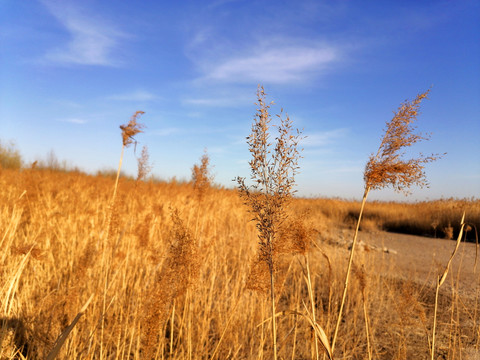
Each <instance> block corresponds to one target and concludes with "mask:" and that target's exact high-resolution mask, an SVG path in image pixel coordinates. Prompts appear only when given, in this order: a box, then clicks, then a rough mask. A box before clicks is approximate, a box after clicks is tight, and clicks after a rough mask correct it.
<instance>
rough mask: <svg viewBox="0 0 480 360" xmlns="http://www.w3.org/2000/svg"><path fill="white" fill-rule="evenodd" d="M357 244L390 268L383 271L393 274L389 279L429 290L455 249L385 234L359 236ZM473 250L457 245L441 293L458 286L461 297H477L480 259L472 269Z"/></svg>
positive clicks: (445, 244)
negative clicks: (428, 287) (400, 278)
mask: <svg viewBox="0 0 480 360" xmlns="http://www.w3.org/2000/svg"><path fill="white" fill-rule="evenodd" d="M359 240H360V241H361V242H362V243H363V244H364V245H363V246H364V248H366V249H367V250H369V249H370V251H369V254H371V255H369V256H374V257H375V258H376V260H377V261H382V262H383V263H385V262H387V263H389V264H391V265H392V266H383V267H382V268H383V269H385V271H390V272H392V274H390V275H392V276H396V277H402V278H404V279H408V280H413V281H415V282H417V283H420V284H422V285H426V286H432V287H435V286H436V283H437V279H438V276H439V275H441V274H443V271H444V270H445V267H446V265H447V263H448V260H449V259H450V256H451V255H452V252H453V251H454V249H455V246H456V242H455V241H452V240H443V239H433V238H425V237H420V236H412V235H403V234H392V233H386V232H376V233H362V234H360V235H359ZM476 248H477V247H476V244H474V243H464V242H462V243H461V244H460V246H459V249H458V251H457V253H456V255H455V257H454V258H453V260H452V263H451V267H450V270H449V273H448V277H447V279H446V281H445V283H444V285H442V290H444V291H448V290H451V288H452V286H454V287H456V285H458V292H459V294H460V295H463V296H465V297H468V298H470V300H473V299H475V298H477V296H479V291H480V264H479V262H480V258H478V259H477V265H475V261H476V260H475V259H476ZM479 256H480V254H479Z"/></svg>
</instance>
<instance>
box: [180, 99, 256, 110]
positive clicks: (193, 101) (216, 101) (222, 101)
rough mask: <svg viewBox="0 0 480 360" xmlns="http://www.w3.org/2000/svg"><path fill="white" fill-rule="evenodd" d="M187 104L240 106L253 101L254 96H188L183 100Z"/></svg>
mask: <svg viewBox="0 0 480 360" xmlns="http://www.w3.org/2000/svg"><path fill="white" fill-rule="evenodd" d="M183 103H184V104H186V105H195V106H206V107H208V106H214V107H239V106H244V105H245V104H248V103H253V101H252V97H251V96H250V97H247V96H230V97H213V96H212V97H201V98H187V99H184V100H183Z"/></svg>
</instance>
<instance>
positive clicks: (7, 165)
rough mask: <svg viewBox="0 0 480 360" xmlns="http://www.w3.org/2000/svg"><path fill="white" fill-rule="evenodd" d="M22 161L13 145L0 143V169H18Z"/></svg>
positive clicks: (11, 143)
mask: <svg viewBox="0 0 480 360" xmlns="http://www.w3.org/2000/svg"><path fill="white" fill-rule="evenodd" d="M22 164H23V161H22V156H21V155H20V151H18V149H17V147H16V146H15V143H13V142H10V143H8V144H4V143H2V142H1V141H0V169H20V168H21V167H22Z"/></svg>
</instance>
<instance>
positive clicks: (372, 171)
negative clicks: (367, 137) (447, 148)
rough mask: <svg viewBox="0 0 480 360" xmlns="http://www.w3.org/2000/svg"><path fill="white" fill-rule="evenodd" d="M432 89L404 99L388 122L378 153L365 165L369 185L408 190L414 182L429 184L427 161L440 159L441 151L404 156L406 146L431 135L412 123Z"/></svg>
mask: <svg viewBox="0 0 480 360" xmlns="http://www.w3.org/2000/svg"><path fill="white" fill-rule="evenodd" d="M429 92H430V90H427V91H426V92H424V93H422V94H419V95H417V97H416V98H415V100H413V101H412V102H408V101H405V102H404V103H403V104H402V105H400V107H399V109H398V111H397V112H396V113H395V115H394V117H393V118H392V120H390V121H389V122H388V123H387V128H386V129H385V135H384V136H383V139H382V142H381V143H380V146H379V148H378V151H377V154H376V155H375V156H374V155H373V154H372V155H370V158H369V160H368V162H367V165H366V167H365V173H364V180H365V188H366V189H372V190H376V189H383V188H384V187H387V186H392V187H393V188H394V189H395V190H397V191H404V192H406V193H408V188H410V187H411V186H412V185H417V186H420V187H423V186H428V182H427V179H426V177H425V172H424V171H423V169H424V164H427V163H429V162H432V161H435V160H437V159H438V158H439V157H440V156H439V155H438V154H435V155H433V154H432V155H431V156H424V155H423V154H419V155H418V156H417V157H416V158H413V159H408V160H404V159H402V156H403V155H404V153H403V152H402V151H403V149H404V148H406V147H409V146H412V145H414V144H415V143H417V142H419V141H421V140H429V139H430V137H429V136H425V135H423V134H415V133H414V130H415V129H416V127H415V126H413V123H414V122H415V121H416V120H417V115H418V111H419V109H420V103H421V102H422V100H423V99H426V98H427V95H428V93H429Z"/></svg>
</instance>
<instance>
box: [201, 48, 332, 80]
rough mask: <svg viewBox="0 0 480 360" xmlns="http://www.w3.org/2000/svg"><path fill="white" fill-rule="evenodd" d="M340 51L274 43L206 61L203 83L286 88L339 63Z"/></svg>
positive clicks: (203, 65)
mask: <svg viewBox="0 0 480 360" xmlns="http://www.w3.org/2000/svg"><path fill="white" fill-rule="evenodd" d="M340 58H341V53H340V50H339V49H338V48H336V47H334V46H331V45H326V44H311V45H305V44H304V45H302V44H299V45H295V44H294V45H289V44H284V45H282V44H280V45H279V42H278V41H274V42H273V43H271V44H266V45H265V44H259V45H257V46H255V47H253V48H250V49H246V50H245V51H244V52H243V53H242V54H240V55H237V56H235V57H227V58H217V57H215V58H211V59H207V60H204V62H203V63H202V64H201V67H202V68H203V70H204V76H203V77H202V79H201V80H214V81H221V82H235V83H247V82H261V83H273V84H284V83H291V82H302V81H306V80H309V79H311V78H312V76H318V75H321V74H322V73H324V72H325V70H326V69H327V68H328V66H329V65H331V64H333V63H335V62H336V61H339V60H340Z"/></svg>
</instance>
